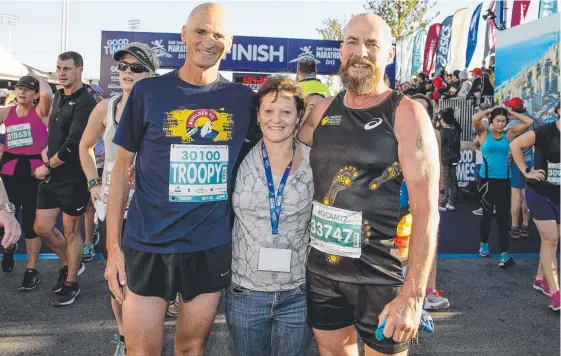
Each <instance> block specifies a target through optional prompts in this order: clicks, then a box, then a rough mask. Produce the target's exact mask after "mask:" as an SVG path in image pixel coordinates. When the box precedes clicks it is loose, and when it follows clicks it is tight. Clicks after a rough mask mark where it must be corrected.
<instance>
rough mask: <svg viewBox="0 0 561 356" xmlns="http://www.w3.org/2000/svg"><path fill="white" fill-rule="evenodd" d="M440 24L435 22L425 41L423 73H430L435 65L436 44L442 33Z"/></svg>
mask: <svg viewBox="0 0 561 356" xmlns="http://www.w3.org/2000/svg"><path fill="white" fill-rule="evenodd" d="M440 26H441V25H440V24H439V23H435V24H433V25H432V26H431V27H430V28H429V32H428V34H427V40H426V42H425V56H424V60H423V73H425V74H426V75H429V74H430V71H431V69H432V67H433V66H434V57H435V55H436V45H437V44H438V36H439V34H440Z"/></svg>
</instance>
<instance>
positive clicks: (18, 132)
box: [6, 123, 33, 148]
mask: <svg viewBox="0 0 561 356" xmlns="http://www.w3.org/2000/svg"><path fill="white" fill-rule="evenodd" d="M6 135H7V136H6V137H7V139H8V148H18V147H26V146H31V145H32V144H33V136H31V124H29V123H26V124H19V125H12V126H9V127H8V129H7V132H6Z"/></svg>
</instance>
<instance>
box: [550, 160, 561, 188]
mask: <svg viewBox="0 0 561 356" xmlns="http://www.w3.org/2000/svg"><path fill="white" fill-rule="evenodd" d="M559 165H560V163H551V162H547V181H548V182H550V183H551V184H555V185H559V183H560V178H561V177H560V176H559V173H560V172H559V168H560V166H559Z"/></svg>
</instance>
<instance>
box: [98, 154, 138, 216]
mask: <svg viewBox="0 0 561 356" xmlns="http://www.w3.org/2000/svg"><path fill="white" fill-rule="evenodd" d="M114 164H115V163H114V162H107V165H106V166H105V167H104V170H105V182H104V186H103V192H102V194H103V198H104V200H105V201H107V197H108V196H109V184H110V183H111V172H112V171H113V166H114ZM133 195H134V189H130V190H129V197H128V199H127V206H126V208H125V209H128V208H129V205H130V204H131V200H132V196H133Z"/></svg>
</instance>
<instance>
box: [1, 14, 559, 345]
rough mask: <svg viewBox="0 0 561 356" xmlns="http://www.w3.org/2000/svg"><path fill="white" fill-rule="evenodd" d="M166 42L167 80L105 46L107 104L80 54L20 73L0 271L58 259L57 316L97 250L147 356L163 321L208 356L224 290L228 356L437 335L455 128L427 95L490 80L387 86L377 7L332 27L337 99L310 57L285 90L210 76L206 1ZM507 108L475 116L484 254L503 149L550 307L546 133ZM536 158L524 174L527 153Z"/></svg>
mask: <svg viewBox="0 0 561 356" xmlns="http://www.w3.org/2000/svg"><path fill="white" fill-rule="evenodd" d="M181 39H182V41H183V42H184V43H186V45H187V52H188V53H187V56H186V60H185V64H184V65H183V66H182V67H180V68H178V69H175V70H173V71H171V72H170V73H168V74H165V75H162V76H155V73H156V71H157V70H158V68H159V62H158V59H157V56H156V55H155V54H154V53H153V51H152V50H151V49H150V47H149V46H147V45H146V44H143V43H138V42H133V43H129V44H128V45H127V46H126V47H124V48H123V49H122V50H120V51H118V52H116V53H115V55H114V59H115V60H116V61H117V62H118V69H119V83H120V86H121V89H122V90H123V94H122V96H117V97H112V98H108V99H102V98H101V97H100V95H99V94H101V95H103V93H100V92H99V90H98V89H97V88H95V87H91V86H90V87H89V88H88V87H86V86H85V85H83V84H82V81H81V74H82V70H83V66H84V61H83V58H82V56H81V55H80V54H78V53H76V52H65V53H62V54H61V55H59V57H58V60H57V74H58V77H59V81H60V85H61V87H62V88H61V89H60V90H58V91H56V92H55V93H54V94H53V92H52V91H51V89H50V87H49V86H48V84H47V83H46V82H45V81H44V80H43V79H40V78H37V77H35V76H25V77H22V78H21V79H20V81H18V83H17V84H16V86H15V90H16V93H17V96H16V99H17V105H15V106H11V107H8V108H3V109H0V123H3V124H4V125H5V127H6V142H5V145H4V151H3V157H2V161H1V162H2V171H1V174H2V182H3V187H2V188H4V189H0V224H1V225H2V226H3V227H4V234H3V238H2V246H3V247H4V249H5V251H4V255H3V259H2V269H3V270H4V272H10V271H12V269H13V268H14V258H13V254H14V251H15V250H16V249H17V244H18V241H19V238H20V235H21V230H23V232H24V235H25V243H26V251H27V254H28V260H27V268H26V270H25V272H24V276H23V280H22V283H21V285H20V287H19V290H21V291H29V290H32V289H34V288H35V287H36V286H37V283H38V282H39V281H40V278H39V272H38V262H37V256H38V254H39V251H40V249H41V244H42V242H44V243H45V244H46V246H47V247H48V248H49V249H50V250H51V251H52V252H53V253H55V254H56V255H57V256H58V258H59V259H60V262H61V267H60V270H59V274H58V278H57V279H56V281H55V283H54V285H53V286H52V291H53V293H54V301H53V305H54V306H57V307H61V306H66V305H70V304H72V303H74V302H75V301H76V298H77V297H78V295H79V293H80V286H79V283H78V277H79V276H80V275H82V274H83V273H84V271H85V269H86V265H85V263H84V262H87V261H90V260H92V259H93V258H94V256H95V247H94V246H96V245H97V249H98V252H100V253H101V254H102V256H103V259H104V261H105V263H106V267H105V278H106V280H107V281H108V288H109V291H110V294H111V297H110V298H111V306H112V309H113V312H114V316H115V320H116V325H117V331H118V341H119V342H118V345H117V348H116V350H115V355H124V354H126V355H158V354H160V353H161V350H162V343H163V335H164V317H165V314H166V313H167V314H168V315H173V316H176V317H177V324H176V337H175V347H176V353H177V354H184V355H202V354H203V353H204V349H205V344H206V340H207V338H208V335H209V333H210V332H211V329H212V324H213V322H214V319H215V316H216V313H217V309H218V305H219V301H220V298H221V295H222V291H225V292H224V298H225V307H226V311H225V313H226V321H227V325H228V330H229V332H230V336H231V338H232V342H233V349H234V354H235V355H237V356H248V355H260V356H261V355H294V356H297V355H304V354H305V353H306V350H307V349H308V348H309V346H310V344H311V342H312V339H314V338H315V340H316V342H317V345H318V349H319V353H320V355H322V356H326V355H356V354H357V353H358V348H357V339H358V335H360V338H361V339H362V340H363V342H364V344H365V352H366V355H379V354H386V355H398V356H399V355H406V354H407V352H408V348H409V345H410V342H411V340H412V339H413V338H415V337H416V334H417V333H418V332H419V330H432V328H431V319H430V315H429V314H427V313H426V312H425V311H424V310H425V309H426V310H434V309H441V308H448V307H449V306H450V302H449V300H448V299H447V298H444V297H443V296H442V295H441V293H442V291H440V290H439V289H437V285H436V274H437V266H436V258H435V255H436V246H437V239H438V227H439V222H440V213H443V212H447V211H454V210H455V205H456V196H457V181H456V166H457V163H458V161H459V156H460V155H459V150H460V133H461V130H462V129H466V128H461V127H460V125H459V123H458V122H457V120H456V119H455V118H454V112H453V110H442V111H440V112H439V113H438V114H437V115H436V120H433V118H434V117H435V115H434V112H433V110H434V108H433V101H434V99H435V96H440V95H442V96H448V95H450V96H456V95H459V94H460V93H462V91H464V92H465V91H467V92H468V94H466V95H468V96H469V95H475V96H478V95H487V90H489V86H488V84H489V76H488V75H486V74H484V73H483V72H482V70H480V69H479V70H477V69H476V70H474V75H475V76H476V77H475V79H474V81H473V83H470V85H469V89H466V88H467V87H468V85H464V84H465V83H466V82H465V81H464V82H462V78H463V77H466V76H465V73H464V75H462V73H461V72H458V73H457V71H456V72H454V73H453V74H452V75H451V76H449V77H446V74H445V73H443V74H442V75H439V76H438V77H436V78H434V79H433V80H432V81H431V83H432V84H431V85H433V86H434V88H436V89H434V88H433V89H431V86H430V85H427V83H426V80H427V79H426V77H425V78H422V76H421V75H419V77H418V80H419V82H418V84H419V85H418V86H417V87H409V88H404V87H402V88H401V89H402V90H391V89H390V88H389V87H388V86H387V85H386V84H385V81H384V75H383V73H384V71H385V66H386V63H387V62H388V59H391V56H392V55H393V53H392V36H391V31H390V28H389V26H388V25H387V24H386V23H385V22H384V21H383V20H382V19H381V18H380V17H378V16H376V15H373V14H362V15H358V16H355V17H353V18H352V19H351V20H350V21H349V23H348V24H347V26H346V27H345V33H344V36H343V42H342V45H341V69H340V77H341V81H342V83H343V85H344V88H345V89H344V90H343V91H341V92H340V93H336V94H335V95H332V94H331V92H330V90H329V89H328V88H327V87H326V86H325V85H323V84H322V83H321V82H320V81H319V80H318V79H317V78H316V68H315V62H314V61H313V59H310V58H303V59H301V60H300V61H299V63H298V71H297V76H296V80H294V79H291V78H290V77H289V76H283V75H280V76H277V75H275V76H271V77H269V79H268V80H267V81H266V82H265V83H264V84H263V85H262V86H261V87H260V88H259V90H258V91H257V93H254V92H253V91H252V90H251V89H249V88H247V87H244V86H242V85H239V84H235V83H232V82H229V81H227V80H226V79H224V78H223V77H222V76H221V75H220V74H219V72H218V68H219V65H220V61H221V58H223V56H224V53H226V51H228V50H229V49H230V47H231V45H232V28H231V21H230V18H229V16H228V14H227V13H226V12H225V10H224V9H223V8H221V7H220V6H218V5H216V4H213V3H207V4H203V5H199V6H197V7H196V8H195V9H194V10H193V11H192V13H191V14H190V16H189V18H188V20H187V23H186V24H185V25H184V26H183V28H182V31H181ZM438 78H440V79H438ZM464 80H465V79H464ZM435 81H436V83H435ZM437 83H438V85H437ZM445 83H447V84H445ZM423 84H425V85H423ZM444 89H446V90H444ZM491 91H492V87H491ZM435 93H436V94H435ZM96 94H98V95H97V98H96ZM508 107H509V108H508V109H505V108H499V107H497V108H481V110H480V111H479V113H478V114H476V115H475V116H474V118H473V127H474V129H475V132H476V136H477V142H478V144H479V145H480V147H481V155H482V157H483V164H482V165H481V172H480V173H479V174H480V180H479V184H478V189H479V191H480V192H481V204H482V210H483V217H482V220H481V245H480V254H481V255H482V256H484V257H488V256H489V255H490V251H489V247H488V244H487V243H488V238H489V227H490V223H491V220H492V217H493V214H494V213H493V212H494V209H495V208H496V216H497V220H498V223H499V225H500V229H499V231H500V246H501V247H500V249H501V251H500V252H501V257H500V261H499V266H500V267H505V268H506V267H509V266H511V265H513V264H514V260H513V259H512V257H511V256H510V255H509V254H508V243H509V238H510V237H511V236H512V231H511V234H510V235H511V236H509V230H508V229H509V226H508V213H509V208H510V206H509V205H508V203H509V200H505V194H507V193H510V191H509V187H510V185H511V180H512V178H511V176H510V173H509V172H510V170H511V169H514V168H513V167H514V166H509V165H510V163H509V162H510V161H509V158H508V154H509V152H510V151H512V157H513V160H514V162H515V163H514V164H515V165H516V166H517V167H518V169H519V172H522V173H520V174H522V175H523V176H525V177H526V178H527V180H528V182H532V184H531V185H530V183H528V184H529V187H528V189H527V190H526V197H527V201H528V207H529V208H530V214H531V216H532V218H533V219H534V221H535V222H536V225H537V226H538V229H539V231H540V234H541V237H542V251H541V252H542V253H541V259H540V269H539V270H538V272H537V275H536V277H535V279H534V288H538V287H539V288H540V290H542V291H543V292H544V293H546V294H548V295H550V296H551V306H552V308H553V309H555V310H559V286H558V283H557V274H556V258H555V251H556V248H557V241H558V237H559V230H558V229H559V199H558V198H559V140H558V138H559V122H558V121H557V122H554V123H551V124H548V125H544V126H539V127H537V128H535V129H534V130H531V126H532V125H533V124H534V122H533V120H532V118H530V117H529V116H528V115H527V114H526V113H525V112H524V111H522V110H519V109H520V108H518V107H515V105H514V104H513V103H511V104H510V105H509V106H508ZM510 118H513V120H512V121H514V119H516V120H518V123H516V124H513V126H509V125H510V124H511V123H512V122H511V123H509V122H508V121H509V120H510ZM524 132H526V133H524ZM520 134H522V136H520V137H519V138H518V139H515V138H516V137H517V136H519V135H520ZM371 142H376V144H375V145H372V144H370V143H371ZM532 146H535V160H534V162H535V164H533V168H532V164H531V163H530V164H529V163H528V161H525V160H524V156H523V154H522V149H524V148H530V147H532ZM509 147H510V148H511V150H510V149H509ZM555 157H557V158H556V160H555ZM530 188H531V189H530ZM6 193H7V194H6ZM554 194H556V197H557V200H555V199H554V198H553V195H554ZM508 195H509V196H510V194H508ZM20 213H21V215H22V220H21V228H20V225H19V224H18V222H17V220H16V219H15V218H14V215H15V216H16V217H19V215H20ZM61 214H62V225H63V231H62V232H61V231H59V230H58V229H57V228H56V226H55V225H56V221H57V217H58V216H59V215H61ZM88 214H90V215H89V217H88ZM82 219H83V220H84V223H85V230H86V238H85V243H84V239H83V237H82V234H81V224H82ZM513 221H514V220H513ZM526 226H527V224H526ZM511 230H512V229H511ZM521 230H522V229H521ZM98 239H99V242H98V243H97V244H96V242H97V241H96V240H98Z"/></svg>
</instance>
